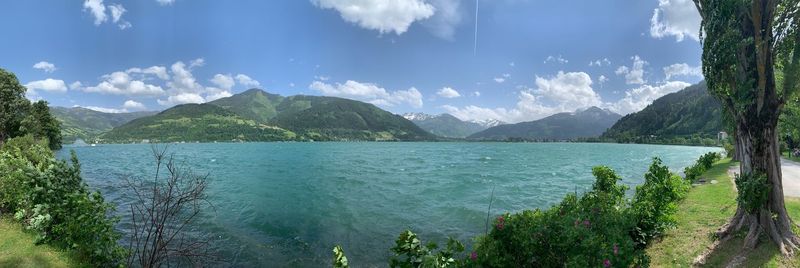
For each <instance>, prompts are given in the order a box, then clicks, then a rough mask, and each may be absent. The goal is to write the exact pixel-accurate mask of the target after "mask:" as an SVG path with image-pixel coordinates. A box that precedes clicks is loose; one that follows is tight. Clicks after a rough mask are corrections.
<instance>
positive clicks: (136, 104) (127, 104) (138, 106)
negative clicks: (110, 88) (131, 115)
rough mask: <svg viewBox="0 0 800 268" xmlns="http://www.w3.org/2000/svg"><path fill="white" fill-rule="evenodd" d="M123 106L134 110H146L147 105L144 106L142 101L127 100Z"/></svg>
mask: <svg viewBox="0 0 800 268" xmlns="http://www.w3.org/2000/svg"><path fill="white" fill-rule="evenodd" d="M122 108H125V109H132V110H144V109H147V107H145V106H144V104H142V103H141V102H138V101H134V100H127V101H125V103H124V104H122Z"/></svg>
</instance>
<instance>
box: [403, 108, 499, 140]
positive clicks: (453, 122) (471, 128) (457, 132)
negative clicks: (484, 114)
mask: <svg viewBox="0 0 800 268" xmlns="http://www.w3.org/2000/svg"><path fill="white" fill-rule="evenodd" d="M403 117H405V118H406V119H408V120H411V122H414V124H417V126H419V127H420V128H422V129H424V130H425V131H428V132H430V133H432V134H434V135H438V136H442V137H448V138H465V137H467V136H469V135H472V134H475V133H477V132H479V131H482V130H484V129H487V128H488V127H487V126H484V125H481V124H478V123H475V122H466V121H462V120H461V119H458V118H456V117H455V116H452V115H450V114H446V113H445V114H440V115H429V114H422V113H408V114H404V115H403Z"/></svg>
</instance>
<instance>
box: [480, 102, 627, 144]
mask: <svg viewBox="0 0 800 268" xmlns="http://www.w3.org/2000/svg"><path fill="white" fill-rule="evenodd" d="M621 117H622V116H621V115H619V114H617V113H614V112H612V111H610V110H607V109H601V108H598V107H590V108H588V109H585V110H581V111H575V112H572V113H557V114H554V115H551V116H548V117H545V118H542V119H539V120H536V121H530V122H522V123H516V124H507V125H500V126H495V127H491V128H488V129H486V130H483V131H481V132H478V133H475V134H472V135H470V136H469V137H467V138H468V139H472V140H571V139H577V138H589V137H597V136H600V135H601V134H603V132H604V131H606V129H608V128H609V127H611V126H612V125H613V124H614V123H615V122H617V120H619V119H620V118H621Z"/></svg>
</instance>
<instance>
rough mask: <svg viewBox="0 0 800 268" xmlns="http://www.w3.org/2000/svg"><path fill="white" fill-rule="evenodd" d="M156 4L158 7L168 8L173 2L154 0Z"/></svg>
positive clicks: (173, 0)
mask: <svg viewBox="0 0 800 268" xmlns="http://www.w3.org/2000/svg"><path fill="white" fill-rule="evenodd" d="M156 2H158V4H159V5H162V6H168V5H172V3H175V0H156Z"/></svg>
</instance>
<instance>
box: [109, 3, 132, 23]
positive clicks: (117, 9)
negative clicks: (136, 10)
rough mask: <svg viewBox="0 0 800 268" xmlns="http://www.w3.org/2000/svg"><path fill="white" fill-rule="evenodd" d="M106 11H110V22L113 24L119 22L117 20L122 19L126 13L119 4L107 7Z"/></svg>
mask: <svg viewBox="0 0 800 268" xmlns="http://www.w3.org/2000/svg"><path fill="white" fill-rule="evenodd" d="M108 10H110V11H111V21H113V22H114V23H117V22H119V20H120V19H121V18H122V14H125V12H128V10H127V9H125V7H123V6H122V5H120V4H113V5H108Z"/></svg>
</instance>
